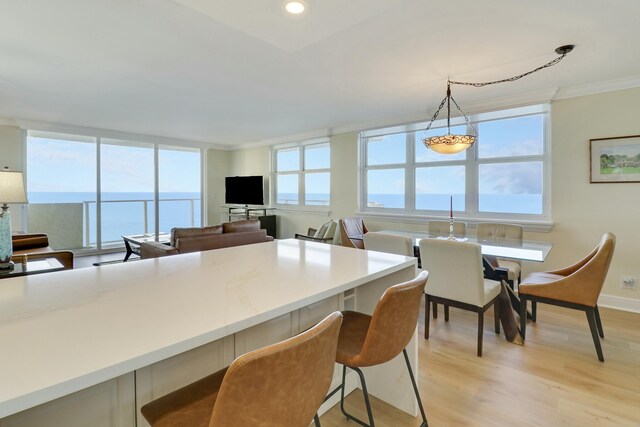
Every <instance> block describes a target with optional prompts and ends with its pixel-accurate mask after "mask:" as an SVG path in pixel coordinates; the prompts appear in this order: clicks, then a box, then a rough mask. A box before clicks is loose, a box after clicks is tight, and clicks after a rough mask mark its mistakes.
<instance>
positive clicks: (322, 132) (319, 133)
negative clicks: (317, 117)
mask: <svg viewBox="0 0 640 427" xmlns="http://www.w3.org/2000/svg"><path fill="white" fill-rule="evenodd" d="M332 135H334V134H333V133H331V130H330V129H315V130H311V131H307V132H299V133H293V134H290V135H284V136H277V137H274V138H267V139H261V140H259V141H254V142H246V143H243V144H236V145H233V146H230V147H229V149H230V150H246V149H249V148H257V147H264V146H271V145H280V144H287V143H291V142H302V141H307V140H310V139H318V138H328V137H330V136H332Z"/></svg>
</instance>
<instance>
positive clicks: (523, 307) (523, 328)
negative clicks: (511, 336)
mask: <svg viewBox="0 0 640 427" xmlns="http://www.w3.org/2000/svg"><path fill="white" fill-rule="evenodd" d="M526 333H527V299H526V298H525V297H524V295H520V335H522V341H524V340H525V335H526Z"/></svg>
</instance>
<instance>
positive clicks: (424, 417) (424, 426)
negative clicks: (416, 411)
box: [402, 348, 429, 427]
mask: <svg viewBox="0 0 640 427" xmlns="http://www.w3.org/2000/svg"><path fill="white" fill-rule="evenodd" d="M402 354H404V361H405V362H406V363H407V370H408V371H409V378H411V384H412V385H413V392H414V393H415V394H416V400H417V401H418V408H420V415H422V424H420V427H428V426H429V424H428V423H427V415H426V414H425V412H424V407H423V406H422V399H421V398H420V390H418V384H417V383H416V379H415V378H414V376H413V369H411V363H409V355H408V354H407V349H406V348H405V349H404V350H402Z"/></svg>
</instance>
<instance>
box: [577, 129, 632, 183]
mask: <svg viewBox="0 0 640 427" xmlns="http://www.w3.org/2000/svg"><path fill="white" fill-rule="evenodd" d="M589 144H590V151H591V182H592V183H602V182H640V135H634V136H617V137H614V138H598V139H591V140H589Z"/></svg>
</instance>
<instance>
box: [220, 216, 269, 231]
mask: <svg viewBox="0 0 640 427" xmlns="http://www.w3.org/2000/svg"><path fill="white" fill-rule="evenodd" d="M222 230H223V231H222V232H223V233H237V232H239V231H257V230H260V221H259V220H257V219H244V220H242V221H233V222H225V223H224V224H222Z"/></svg>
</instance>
